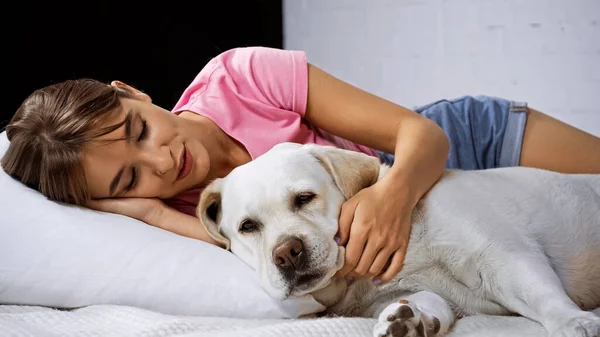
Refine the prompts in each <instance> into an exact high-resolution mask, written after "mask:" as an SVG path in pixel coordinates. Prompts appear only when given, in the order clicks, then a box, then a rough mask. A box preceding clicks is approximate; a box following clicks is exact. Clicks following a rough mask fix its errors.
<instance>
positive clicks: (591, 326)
mask: <svg viewBox="0 0 600 337" xmlns="http://www.w3.org/2000/svg"><path fill="white" fill-rule="evenodd" d="M550 336H551V337H600V317H598V316H596V315H594V314H592V313H585V315H583V316H577V317H574V318H572V319H570V320H568V321H567V322H566V323H564V324H563V325H561V326H560V327H559V328H558V330H556V331H554V332H553V333H552V334H551V335H550Z"/></svg>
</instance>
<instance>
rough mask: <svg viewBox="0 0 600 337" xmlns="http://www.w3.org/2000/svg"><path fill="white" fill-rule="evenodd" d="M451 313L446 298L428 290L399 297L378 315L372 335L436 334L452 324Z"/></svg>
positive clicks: (416, 336)
mask: <svg viewBox="0 0 600 337" xmlns="http://www.w3.org/2000/svg"><path fill="white" fill-rule="evenodd" d="M454 320H455V317H454V313H453V312H452V309H450V306H449V305H448V303H446V301H445V300H444V299H443V298H441V297H440V296H439V295H437V294H434V293H432V292H429V291H420V292H417V293H413V294H410V295H406V296H402V297H401V298H400V300H399V301H397V302H395V303H392V304H389V305H388V306H387V307H386V308H385V309H384V310H383V311H382V312H381V313H380V314H379V318H378V321H377V324H376V325H375V328H374V329H373V336H374V337H439V336H444V335H445V334H446V332H447V331H448V329H449V328H450V327H451V326H452V324H454Z"/></svg>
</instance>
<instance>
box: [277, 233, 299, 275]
mask: <svg viewBox="0 0 600 337" xmlns="http://www.w3.org/2000/svg"><path fill="white" fill-rule="evenodd" d="M273 262H274V263H275V265H276V266H277V267H278V268H279V269H283V270H286V271H287V270H290V271H291V270H300V269H301V268H302V266H304V263H306V252H305V251H304V244H303V243H302V240H300V239H298V238H289V239H286V240H284V241H283V242H281V243H280V244H279V245H278V246H277V247H275V249H273Z"/></svg>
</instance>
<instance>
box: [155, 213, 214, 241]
mask: <svg viewBox="0 0 600 337" xmlns="http://www.w3.org/2000/svg"><path fill="white" fill-rule="evenodd" d="M145 221H146V223H148V224H150V225H152V226H155V227H159V228H162V229H164V230H167V231H169V232H173V233H176V234H179V235H182V236H186V237H189V238H192V239H198V240H202V241H205V242H208V243H211V244H213V245H217V246H221V244H220V243H219V242H217V241H215V240H214V239H213V238H212V237H211V236H210V235H208V232H207V231H206V229H205V227H204V225H202V222H201V221H200V219H199V218H197V217H195V216H191V215H188V214H185V213H182V212H180V211H178V210H176V209H174V208H172V207H169V206H167V205H164V206H162V207H161V209H160V210H159V211H158V212H156V214H155V215H153V216H152V217H151V218H148V219H145Z"/></svg>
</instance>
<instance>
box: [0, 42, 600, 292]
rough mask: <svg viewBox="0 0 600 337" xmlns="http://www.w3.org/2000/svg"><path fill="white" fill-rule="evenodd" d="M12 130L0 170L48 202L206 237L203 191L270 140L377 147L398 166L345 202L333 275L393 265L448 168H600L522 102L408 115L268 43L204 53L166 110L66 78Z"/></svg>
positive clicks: (589, 147) (34, 101)
mask: <svg viewBox="0 0 600 337" xmlns="http://www.w3.org/2000/svg"><path fill="white" fill-rule="evenodd" d="M6 132H7V135H8V138H9V140H10V141H11V144H10V146H9V148H8V151H7V153H6V155H5V156H4V157H3V158H2V162H1V163H2V167H3V169H4V170H5V171H6V172H7V173H8V174H10V175H11V176H12V177H14V178H16V179H18V180H20V181H21V182H23V183H24V184H27V185H28V186H30V187H32V188H35V189H37V190H39V191H41V193H43V194H44V195H46V196H47V197H48V198H50V199H52V200H56V201H60V202H67V203H73V204H77V205H82V206H87V207H90V208H94V209H97V210H102V211H107V212H114V213H119V214H123V215H126V216H130V217H133V218H136V219H139V220H142V221H144V222H146V223H148V224H150V225H153V226H157V227H160V228H163V229H165V230H168V231H171V232H174V233H177V234H180V235H184V236H188V237H191V238H196V239H200V240H203V241H206V242H210V243H213V244H216V242H215V241H214V240H212V239H211V238H210V237H209V236H208V235H207V233H206V232H205V231H204V229H203V227H202V226H201V224H200V223H199V221H200V220H199V219H198V218H196V217H195V216H194V210H195V206H196V203H197V202H198V197H199V193H200V190H201V189H202V188H203V187H204V186H206V185H207V184H208V183H209V182H210V181H211V180H212V179H215V178H217V177H224V176H225V175H227V174H228V173H229V172H230V171H231V170H232V169H234V168H235V167H237V166H240V165H243V164H245V163H247V162H249V161H250V160H252V159H254V158H256V157H258V156H260V155H261V154H263V153H265V152H266V151H267V150H269V149H270V148H271V147H273V146H274V145H275V144H277V143H280V142H286V141H293V142H299V143H318V144H327V145H334V146H338V147H341V148H345V149H349V150H354V151H360V152H364V153H366V154H369V155H372V156H377V157H379V158H380V159H381V160H382V162H386V163H390V164H392V169H391V171H390V174H388V175H386V177H385V178H384V179H383V180H381V181H379V182H377V183H376V184H375V185H373V186H372V187H369V188H366V189H364V190H363V191H361V192H360V193H358V194H357V195H356V196H354V197H353V198H351V199H349V200H348V201H347V202H346V203H345V205H344V207H343V209H342V211H341V215H340V228H339V244H341V245H346V248H347V251H346V252H347V253H346V263H345V266H344V267H343V269H342V270H340V272H339V273H338V276H340V277H344V276H345V277H365V276H366V277H372V278H373V281H374V282H375V283H379V282H386V281H389V280H390V279H391V278H392V277H393V275H394V274H396V273H398V272H399V271H400V270H401V268H402V264H403V260H404V253H405V251H406V246H407V240H408V237H409V231H410V213H411V210H412V208H413V207H414V206H415V204H416V203H417V201H418V200H419V199H420V198H421V197H422V196H423V195H424V194H425V192H427V190H428V189H429V188H430V187H431V186H432V185H433V184H434V183H435V181H436V180H437V179H438V178H439V177H440V175H441V173H442V170H443V169H444V167H447V168H458V169H487V168H494V167H503V166H517V165H522V166H530V167H538V168H543V169H548V170H554V171H559V172H568V173H600V155H599V154H600V139H598V138H596V137H594V136H592V135H590V134H587V133H585V132H583V131H581V130H578V129H576V128H573V127H571V126H569V125H566V124H564V123H562V122H560V121H558V120H556V119H553V118H551V117H549V116H547V115H545V114H543V113H541V112H539V111H536V110H534V109H531V108H528V107H527V106H526V105H525V104H524V103H518V102H512V101H508V100H505V99H500V98H492V97H463V98H459V99H455V100H441V101H438V102H435V103H432V104H429V105H427V106H424V107H422V108H418V109H416V111H411V110H409V109H407V108H405V107H402V106H400V105H397V104H394V103H392V102H390V101H387V100H385V99H382V98H379V97H377V96H374V95H371V94H369V93H367V92H365V91H363V90H360V89H358V88H356V87H353V86H352V85H349V84H347V83H344V82H342V81H340V80H339V79H336V78H335V77H333V76H331V75H329V74H327V73H326V72H324V71H323V70H320V69H319V68H317V67H315V66H313V65H310V64H308V63H307V61H306V57H305V54H304V53H303V52H301V51H288V50H278V49H271V48H262V47H252V48H238V49H233V50H229V51H226V52H224V53H222V54H220V55H218V56H217V57H215V58H214V59H212V60H211V61H210V62H209V63H208V64H207V65H206V66H205V67H204V68H203V69H202V70H201V71H200V73H199V74H198V75H197V77H196V78H195V79H194V81H193V82H192V83H191V84H190V85H189V87H188V88H187V89H186V90H185V92H184V93H183V95H182V96H181V98H180V100H179V102H178V103H177V104H176V105H175V107H174V108H173V109H172V110H171V111H168V110H165V109H163V108H161V107H158V106H156V105H154V104H152V101H151V99H150V97H149V96H148V95H146V94H145V93H143V92H141V91H139V90H137V89H135V88H133V87H130V86H128V85H126V84H124V83H121V82H116V81H115V82H112V83H111V84H110V85H108V84H104V83H101V82H98V81H94V80H76V81H66V82H63V83H59V84H55V85H52V86H49V87H45V88H42V89H39V90H37V91H35V92H34V93H33V94H32V95H30V96H29V97H28V98H27V99H26V100H25V101H24V102H23V104H22V106H21V107H20V108H19V109H18V111H17V112H16V114H15V115H14V117H13V119H12V120H11V122H10V124H9V125H8V126H7V128H6Z"/></svg>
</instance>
